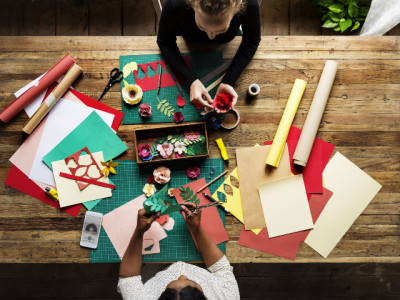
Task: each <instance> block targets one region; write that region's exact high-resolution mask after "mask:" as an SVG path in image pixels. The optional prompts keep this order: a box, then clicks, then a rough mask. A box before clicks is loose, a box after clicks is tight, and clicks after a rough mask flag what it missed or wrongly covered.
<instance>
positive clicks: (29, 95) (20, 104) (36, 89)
mask: <svg viewBox="0 0 400 300" xmlns="http://www.w3.org/2000/svg"><path fill="white" fill-rule="evenodd" d="M74 63H75V61H74V59H73V58H72V57H71V56H70V55H69V54H67V55H65V56H64V57H63V59H61V60H60V61H59V62H58V63H57V64H56V65H55V66H54V67H52V68H51V69H50V70H49V71H48V72H47V73H46V74H45V75H44V76H43V77H42V78H41V79H40V80H39V83H38V85H37V86H33V87H31V88H30V89H29V90H27V91H26V92H25V93H23V94H22V95H21V96H20V97H18V98H17V99H15V100H14V101H13V102H11V103H10V104H8V105H7V106H6V107H5V108H4V109H3V110H2V112H1V113H0V120H2V121H3V122H4V123H7V122H8V121H10V120H11V119H12V118H13V117H15V116H16V115H17V114H18V113H19V112H20V111H21V110H23V109H24V108H25V107H27V106H28V105H29V104H30V103H31V102H32V101H33V100H34V99H35V98H36V97H37V96H39V95H40V94H41V93H42V92H43V91H44V90H45V89H47V88H48V87H49V86H50V85H51V84H52V83H53V82H55V81H56V80H57V79H58V78H60V77H61V76H62V75H63V74H64V73H65V72H67V71H68V69H69V68H70V67H71V66H72V65H73V64H74Z"/></svg>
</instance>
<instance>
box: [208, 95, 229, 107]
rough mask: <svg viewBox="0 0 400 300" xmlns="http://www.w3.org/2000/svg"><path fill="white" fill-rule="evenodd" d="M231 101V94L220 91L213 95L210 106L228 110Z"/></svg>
mask: <svg viewBox="0 0 400 300" xmlns="http://www.w3.org/2000/svg"><path fill="white" fill-rule="evenodd" d="M232 101H233V95H231V94H226V93H220V94H218V95H217V96H216V97H215V99H214V101H213V103H212V106H214V107H215V108H217V109H219V110H228V109H230V108H231V107H232Z"/></svg>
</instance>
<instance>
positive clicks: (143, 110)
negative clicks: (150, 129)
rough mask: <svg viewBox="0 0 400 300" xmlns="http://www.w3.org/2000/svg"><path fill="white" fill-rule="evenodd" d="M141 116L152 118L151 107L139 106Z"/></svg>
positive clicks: (145, 104)
mask: <svg viewBox="0 0 400 300" xmlns="http://www.w3.org/2000/svg"><path fill="white" fill-rule="evenodd" d="M139 115H140V116H141V117H143V118H149V117H151V106H150V105H148V104H147V103H142V104H140V105H139Z"/></svg>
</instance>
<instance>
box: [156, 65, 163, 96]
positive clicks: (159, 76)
mask: <svg viewBox="0 0 400 300" xmlns="http://www.w3.org/2000/svg"><path fill="white" fill-rule="evenodd" d="M161 73H162V67H161V64H159V65H158V86H157V95H160V89H161Z"/></svg>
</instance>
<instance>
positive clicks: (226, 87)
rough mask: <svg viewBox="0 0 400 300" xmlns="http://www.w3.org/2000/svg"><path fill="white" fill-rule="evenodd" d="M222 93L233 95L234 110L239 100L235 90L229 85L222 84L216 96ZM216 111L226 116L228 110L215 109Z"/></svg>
mask: <svg viewBox="0 0 400 300" xmlns="http://www.w3.org/2000/svg"><path fill="white" fill-rule="evenodd" d="M221 93H226V94H231V95H232V96H233V99H232V106H231V109H232V108H234V107H235V105H236V102H237V99H238V94H237V93H236V91H235V89H234V88H233V87H232V86H230V85H229V84H226V83H221V84H220V85H219V86H218V89H217V93H216V95H218V94H221ZM215 111H216V112H217V113H219V114H224V113H226V112H227V111H228V110H220V109H218V108H215Z"/></svg>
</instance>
